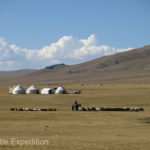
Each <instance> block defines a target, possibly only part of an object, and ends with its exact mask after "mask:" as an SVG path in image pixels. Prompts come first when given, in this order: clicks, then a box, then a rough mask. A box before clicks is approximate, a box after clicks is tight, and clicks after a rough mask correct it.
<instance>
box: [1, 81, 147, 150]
mask: <svg viewBox="0 0 150 150" xmlns="http://www.w3.org/2000/svg"><path fill="white" fill-rule="evenodd" d="M38 87H40V88H42V87H44V86H38ZM45 87H47V86H45ZM51 87H55V86H51ZM65 87H66V88H67V90H68V91H73V90H78V89H82V94H80V95H71V94H68V95H9V94H8V86H0V139H7V140H10V138H16V139H27V140H30V139H31V138H35V139H44V140H48V142H49V143H48V145H23V146H20V145H11V144H10V143H9V144H7V145H3V144H0V150H1V149H2V150H5V149H6V150H7V149H11V150H23V149H24V150H84V149H86V150H149V149H150V85H148V84H147V85H146V84H139V85H132V84H130V85H129V84H126V85H123V84H122V85H121V84H116V85H115V84H111V85H103V86H100V85H84V86H82V85H66V86H65ZM74 100H78V102H80V103H81V104H82V106H85V107H88V106H89V107H91V106H95V107H102V106H105V107H143V108H144V109H145V111H144V112H101V111H99V112H72V111H71V105H72V104H73V102H74ZM11 107H31V108H32V107H36V108H53V107H54V108H57V111H56V112H10V111H9V109H10V108H11Z"/></svg>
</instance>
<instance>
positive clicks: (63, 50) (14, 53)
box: [0, 34, 131, 70]
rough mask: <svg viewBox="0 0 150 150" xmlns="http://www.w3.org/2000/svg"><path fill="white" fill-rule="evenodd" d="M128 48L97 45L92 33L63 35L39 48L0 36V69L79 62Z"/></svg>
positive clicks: (40, 66)
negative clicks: (13, 41)
mask: <svg viewBox="0 0 150 150" xmlns="http://www.w3.org/2000/svg"><path fill="white" fill-rule="evenodd" d="M130 49H131V48H127V49H118V48H114V47H109V46H107V45H98V42H97V39H96V36H95V35H94V34H92V35H90V36H89V37H88V38H87V39H80V40H79V39H76V38H74V37H72V36H64V37H62V38H60V39H59V40H58V41H57V42H55V43H52V44H50V45H48V46H44V47H43V48H42V49H39V50H31V49H26V48H20V47H19V46H16V45H15V44H11V45H9V44H8V43H7V42H6V41H5V40H4V39H3V38H0V70H9V69H20V68H42V67H45V66H47V65H52V64H55V63H66V64H73V63H81V62H85V61H88V60H91V59H94V58H97V57H102V56H106V55H111V54H114V53H117V52H123V51H127V50H130Z"/></svg>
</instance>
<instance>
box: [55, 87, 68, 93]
mask: <svg viewBox="0 0 150 150" xmlns="http://www.w3.org/2000/svg"><path fill="white" fill-rule="evenodd" d="M55 94H67V91H66V89H65V88H64V87H63V86H59V87H58V88H57V89H56V91H55Z"/></svg>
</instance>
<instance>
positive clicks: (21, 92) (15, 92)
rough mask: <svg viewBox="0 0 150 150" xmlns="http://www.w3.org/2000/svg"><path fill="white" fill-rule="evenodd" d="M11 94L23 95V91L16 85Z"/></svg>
mask: <svg viewBox="0 0 150 150" xmlns="http://www.w3.org/2000/svg"><path fill="white" fill-rule="evenodd" d="M12 94H25V89H24V88H23V87H22V86H21V85H17V86H16V87H15V88H14V89H13V90H12Z"/></svg>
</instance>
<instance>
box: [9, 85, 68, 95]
mask: <svg viewBox="0 0 150 150" xmlns="http://www.w3.org/2000/svg"><path fill="white" fill-rule="evenodd" d="M9 93H10V94H40V93H41V94H67V91H66V89H65V88H64V87H63V86H59V87H58V88H57V89H56V90H54V89H52V88H43V89H42V90H41V91H39V89H38V88H37V87H36V86H34V85H31V86H30V87H29V88H28V89H26V90H25V89H24V88H23V87H22V86H21V85H17V86H16V87H9Z"/></svg>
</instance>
